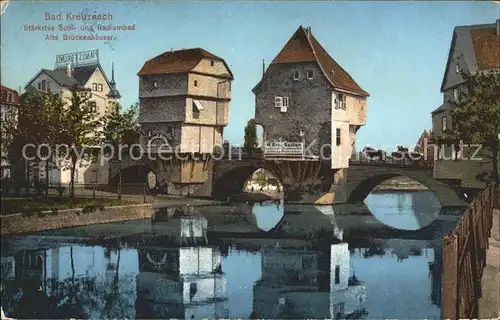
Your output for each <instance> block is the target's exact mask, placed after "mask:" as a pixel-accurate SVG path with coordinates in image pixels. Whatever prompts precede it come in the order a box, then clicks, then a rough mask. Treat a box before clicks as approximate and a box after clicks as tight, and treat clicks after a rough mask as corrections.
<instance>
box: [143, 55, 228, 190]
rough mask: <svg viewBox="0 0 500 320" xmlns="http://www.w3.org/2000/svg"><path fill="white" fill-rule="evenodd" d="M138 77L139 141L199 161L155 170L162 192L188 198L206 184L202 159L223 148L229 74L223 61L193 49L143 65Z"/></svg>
mask: <svg viewBox="0 0 500 320" xmlns="http://www.w3.org/2000/svg"><path fill="white" fill-rule="evenodd" d="M137 75H138V77H139V101H140V112H139V123H140V125H141V127H142V129H143V131H144V132H145V133H146V136H145V137H143V141H144V142H146V143H147V142H151V144H153V143H156V142H159V143H161V144H164V145H167V144H168V145H169V146H170V147H171V152H175V153H176V154H178V155H187V154H195V155H197V157H195V158H197V159H198V160H194V159H190V160H185V161H184V160H182V161H180V160H179V161H175V160H178V159H173V160H172V161H170V162H168V163H164V165H165V166H168V167H169V168H158V170H156V171H157V174H158V177H157V181H158V183H159V184H160V188H161V189H163V187H164V186H168V188H167V193H169V194H181V195H186V194H191V193H192V192H194V190H196V188H197V186H199V185H201V184H202V183H204V182H205V181H206V180H207V179H208V167H207V166H206V163H205V161H203V160H200V159H202V158H203V155H209V154H212V153H213V151H214V147H215V146H222V141H223V131H224V127H225V126H227V124H228V123H229V103H230V101H231V81H232V80H233V79H234V77H233V74H232V72H231V70H230V68H229V66H228V65H227V63H226V62H225V61H224V59H222V58H220V57H218V56H216V55H214V54H212V53H210V52H208V51H206V50H204V49H201V48H193V49H182V50H176V51H174V50H170V51H167V52H164V53H162V54H160V55H158V56H156V57H154V58H152V59H150V60H148V61H146V62H145V63H144V65H143V66H142V68H141V70H140V71H139V72H138V74H137ZM182 157H183V156H182ZM174 158H180V157H174Z"/></svg>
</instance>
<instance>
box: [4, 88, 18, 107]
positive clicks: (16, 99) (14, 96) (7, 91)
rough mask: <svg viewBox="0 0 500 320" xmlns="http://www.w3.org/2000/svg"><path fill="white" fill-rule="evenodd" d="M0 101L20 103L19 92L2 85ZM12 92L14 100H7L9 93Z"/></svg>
mask: <svg viewBox="0 0 500 320" xmlns="http://www.w3.org/2000/svg"><path fill="white" fill-rule="evenodd" d="M0 87H1V90H0V93H1V94H0V102H1V103H2V104H19V93H18V92H17V91H16V90H13V89H11V88H8V87H6V86H3V85H1V86H0ZM9 92H10V93H12V101H7V94H8V93H9Z"/></svg>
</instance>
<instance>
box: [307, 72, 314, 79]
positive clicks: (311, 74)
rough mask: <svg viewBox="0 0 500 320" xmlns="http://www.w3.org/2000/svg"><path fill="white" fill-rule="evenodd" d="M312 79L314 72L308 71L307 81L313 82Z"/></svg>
mask: <svg viewBox="0 0 500 320" xmlns="http://www.w3.org/2000/svg"><path fill="white" fill-rule="evenodd" d="M312 78H314V71H313V70H308V71H307V79H309V80H311V79H312Z"/></svg>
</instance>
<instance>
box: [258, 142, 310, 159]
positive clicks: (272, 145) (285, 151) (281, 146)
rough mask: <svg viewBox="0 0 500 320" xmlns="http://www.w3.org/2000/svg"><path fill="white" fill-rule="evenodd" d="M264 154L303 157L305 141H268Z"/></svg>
mask: <svg viewBox="0 0 500 320" xmlns="http://www.w3.org/2000/svg"><path fill="white" fill-rule="evenodd" d="M264 155H265V156H286V157H303V156H304V142H287V141H268V142H266V143H265V144H264Z"/></svg>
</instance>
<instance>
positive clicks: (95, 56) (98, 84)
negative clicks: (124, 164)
mask: <svg viewBox="0 0 500 320" xmlns="http://www.w3.org/2000/svg"><path fill="white" fill-rule="evenodd" d="M25 89H26V90H27V91H28V90H38V91H50V92H52V93H59V94H60V96H61V98H62V99H63V101H64V102H65V103H69V102H70V99H71V96H72V90H77V91H80V92H85V93H88V94H89V96H90V104H91V108H92V109H93V111H94V112H95V113H96V116H97V118H98V119H100V118H102V117H104V115H105V114H107V113H108V112H109V111H110V110H112V109H111V108H115V104H116V103H118V102H119V100H120V98H121V96H120V92H119V91H118V90H117V88H116V81H115V70H114V64H113V65H112V69H111V80H109V78H108V77H107V75H106V73H105V72H104V68H103V67H102V65H101V63H100V61H99V51H98V50H97V49H96V50H90V51H83V52H75V53H67V54H62V55H58V56H56V62H55V66H54V69H41V70H40V71H38V72H37V73H36V75H35V76H34V77H33V78H32V79H31V80H29V81H28V83H27V84H26V86H25ZM100 162H101V161H100V159H99V160H97V161H95V162H93V163H91V162H89V161H84V160H80V161H79V162H78V163H77V165H76V170H75V180H74V182H75V183H77V184H80V183H86V184H90V183H98V184H107V183H108V166H109V165H108V163H107V161H105V162H103V164H102V165H101V164H100ZM26 166H27V167H29V168H30V170H26V172H27V174H26V179H27V180H29V181H33V180H45V179H48V180H49V183H50V184H52V185H59V184H69V183H70V181H71V170H70V169H69V166H68V165H67V163H66V161H63V160H58V163H56V166H57V168H54V169H51V170H49V176H48V177H46V176H45V175H46V173H45V163H44V162H40V163H38V162H32V163H27V164H26ZM96 179H97V181H95V180H96Z"/></svg>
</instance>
